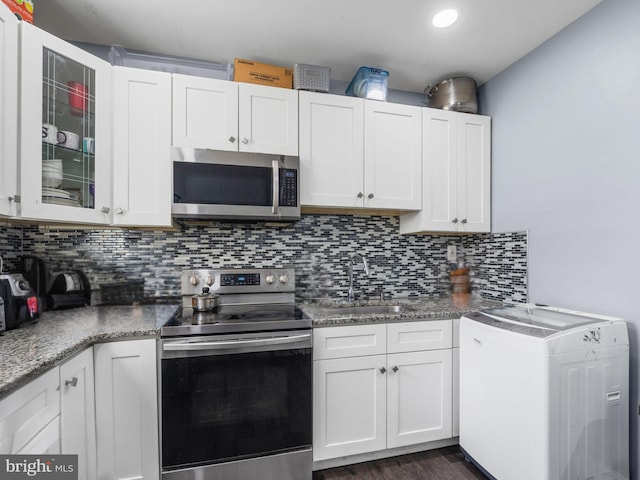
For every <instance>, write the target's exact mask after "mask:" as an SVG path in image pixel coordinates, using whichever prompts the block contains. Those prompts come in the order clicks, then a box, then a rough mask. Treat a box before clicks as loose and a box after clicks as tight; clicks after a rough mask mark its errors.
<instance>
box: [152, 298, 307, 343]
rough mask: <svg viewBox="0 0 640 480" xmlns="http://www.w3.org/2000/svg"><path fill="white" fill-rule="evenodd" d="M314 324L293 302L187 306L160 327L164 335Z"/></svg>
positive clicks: (281, 327) (255, 329) (246, 330)
mask: <svg viewBox="0 0 640 480" xmlns="http://www.w3.org/2000/svg"><path fill="white" fill-rule="evenodd" d="M301 328H302V329H304V328H311V319H309V318H308V317H307V316H306V315H305V314H304V312H302V310H300V308H298V307H297V306H295V305H293V304H273V305H221V306H218V308H217V309H216V310H215V311H212V312H194V311H193V308H191V307H184V308H183V309H182V312H181V314H179V315H178V316H176V317H174V318H173V319H171V320H169V322H167V323H166V324H165V325H164V326H163V327H162V329H161V332H160V334H161V336H162V337H172V336H187V335H209V334H211V335H213V334H222V333H241V332H259V331H274V330H293V329H301Z"/></svg>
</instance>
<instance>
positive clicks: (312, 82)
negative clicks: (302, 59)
mask: <svg viewBox="0 0 640 480" xmlns="http://www.w3.org/2000/svg"><path fill="white" fill-rule="evenodd" d="M330 80H331V68H330V67H321V66H318V65H306V64H304V63H296V64H295V65H294V66H293V88H295V89H296V90H311V91H313V92H328V91H329V82H330Z"/></svg>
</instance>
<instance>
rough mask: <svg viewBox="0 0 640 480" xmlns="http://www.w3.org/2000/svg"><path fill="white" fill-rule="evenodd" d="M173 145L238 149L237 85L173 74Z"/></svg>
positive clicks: (223, 81)
mask: <svg viewBox="0 0 640 480" xmlns="http://www.w3.org/2000/svg"><path fill="white" fill-rule="evenodd" d="M173 145H175V146H177V147H192V148H210V149H213V150H228V151H238V84H237V83H235V82H228V81H225V80H215V79H211V78H201V77H193V76H188V75H178V74H174V75H173Z"/></svg>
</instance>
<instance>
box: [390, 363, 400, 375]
mask: <svg viewBox="0 0 640 480" xmlns="http://www.w3.org/2000/svg"><path fill="white" fill-rule="evenodd" d="M391 370H393V373H396V372H397V371H398V370H400V369H399V368H398V366H397V365H394V366H393V368H392V369H391Z"/></svg>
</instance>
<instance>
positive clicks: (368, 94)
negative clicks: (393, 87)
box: [345, 67, 389, 102]
mask: <svg viewBox="0 0 640 480" xmlns="http://www.w3.org/2000/svg"><path fill="white" fill-rule="evenodd" d="M388 83H389V72H387V71H386V70H381V69H380V68H372V67H360V68H359V69H358V71H357V72H356V74H355V75H354V77H353V79H352V80H351V83H349V86H348V87H347V90H346V91H345V94H347V95H349V96H352V97H361V98H370V99H372V100H382V101H383V102H386V101H387V91H388V87H387V85H388Z"/></svg>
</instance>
